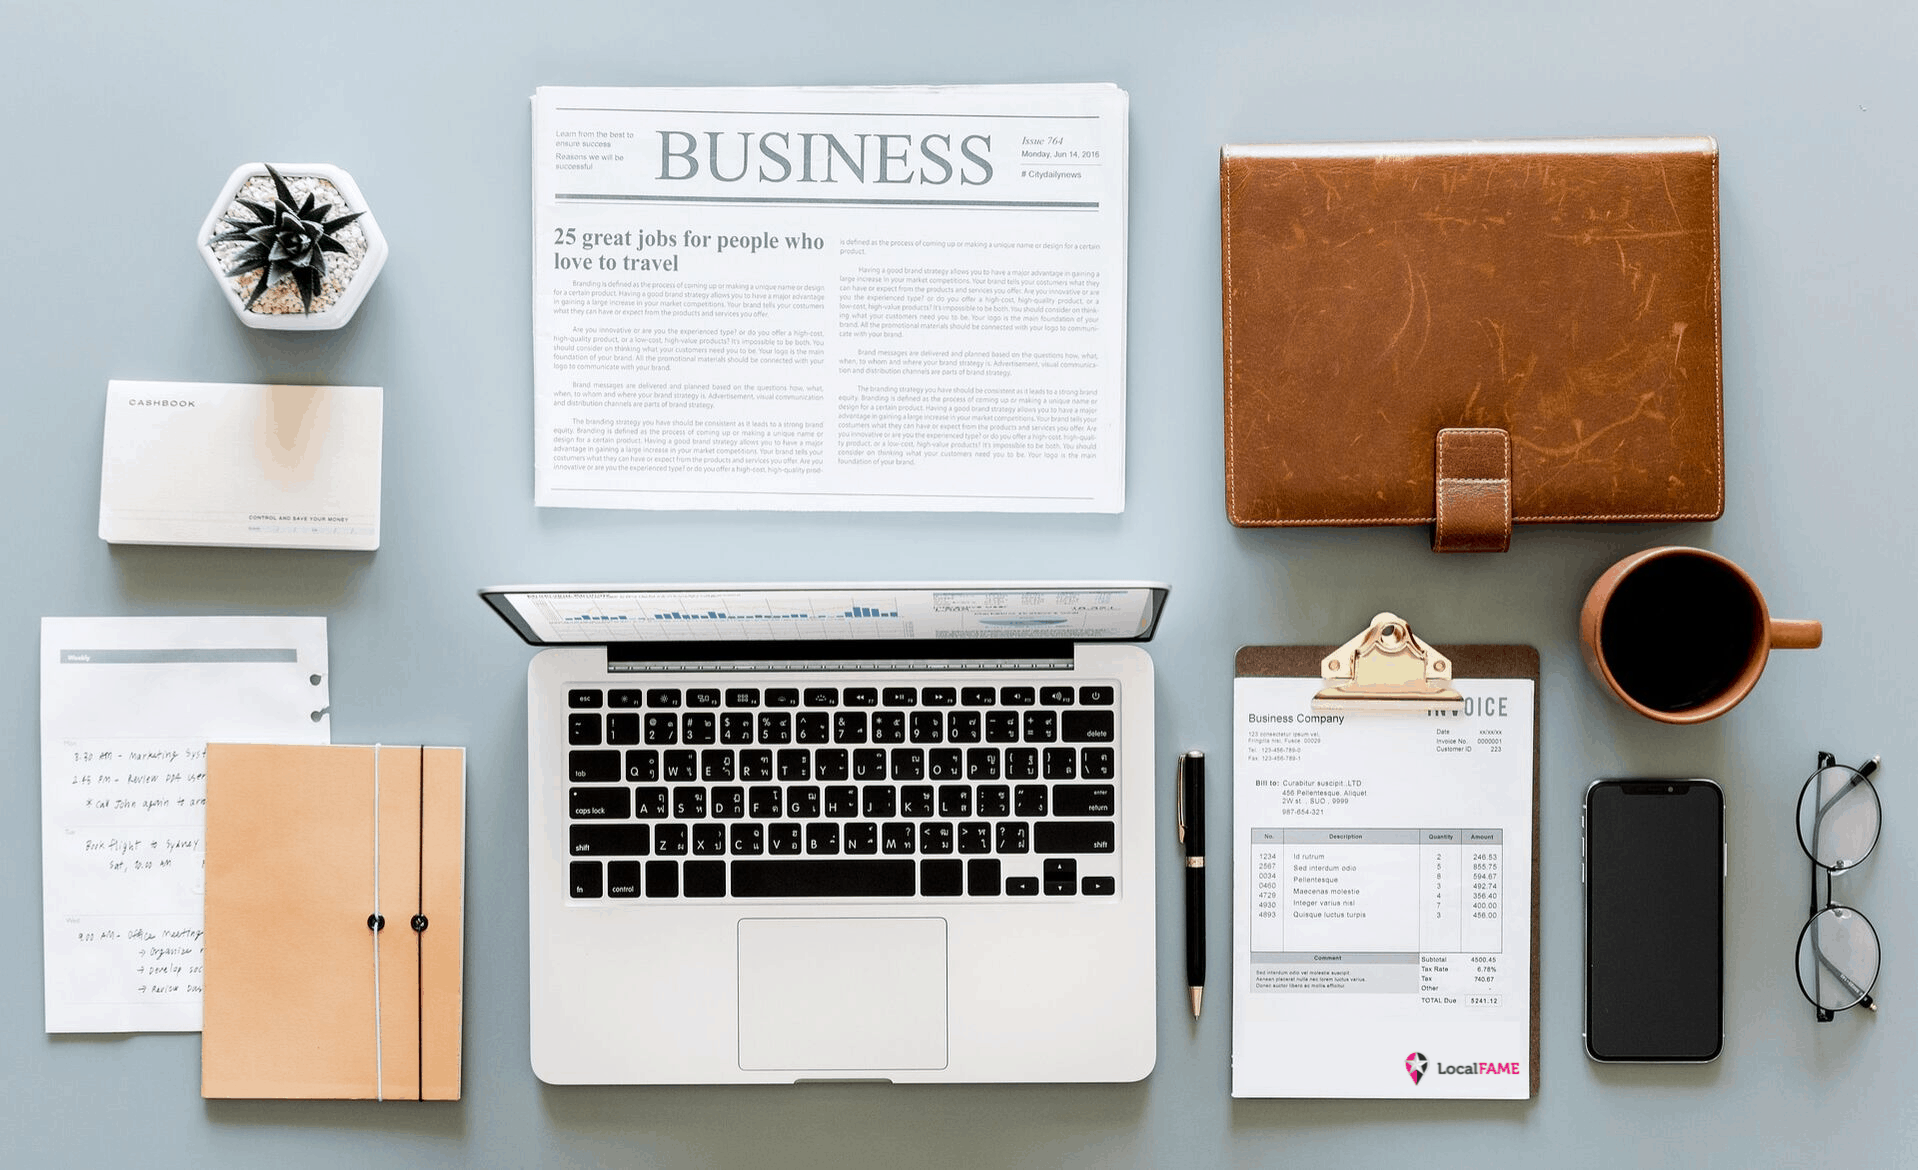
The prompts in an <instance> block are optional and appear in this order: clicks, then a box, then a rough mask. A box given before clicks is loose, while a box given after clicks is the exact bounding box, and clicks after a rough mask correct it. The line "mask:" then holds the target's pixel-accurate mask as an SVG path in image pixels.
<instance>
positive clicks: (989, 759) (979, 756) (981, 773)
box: [967, 748, 1000, 780]
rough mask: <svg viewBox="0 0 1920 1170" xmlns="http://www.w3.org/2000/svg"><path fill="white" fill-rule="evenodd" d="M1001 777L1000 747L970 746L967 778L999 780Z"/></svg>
mask: <svg viewBox="0 0 1920 1170" xmlns="http://www.w3.org/2000/svg"><path fill="white" fill-rule="evenodd" d="M999 778H1000V749H999V748H968V749H967V779H969V780H998V779H999Z"/></svg>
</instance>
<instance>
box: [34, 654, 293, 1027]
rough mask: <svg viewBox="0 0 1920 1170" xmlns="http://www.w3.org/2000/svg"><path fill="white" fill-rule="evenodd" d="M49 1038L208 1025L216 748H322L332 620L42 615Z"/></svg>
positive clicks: (42, 771)
mask: <svg viewBox="0 0 1920 1170" xmlns="http://www.w3.org/2000/svg"><path fill="white" fill-rule="evenodd" d="M40 654H41V666H40V671H41V673H40V719H41V734H40V743H41V756H40V758H41V768H40V780H41V849H42V855H41V866H42V874H43V885H44V888H45V891H46V896H45V905H44V910H45V944H46V980H47V1002H46V1008H47V1031H49V1032H190V1031H197V1030H198V1029H199V1027H200V994H201V923H202V915H201V900H202V896H203V895H204V893H205V864H204V851H203V845H202V842H203V837H204V832H205V825H206V779H207V777H206V760H207V741H208V740H210V739H212V740H221V741H240V742H265V743H326V742H327V741H328V739H329V735H330V720H329V719H328V717H327V702H328V700H327V691H328V687H327V648H326V619H324V618H46V619H43V620H42V623H41V649H40Z"/></svg>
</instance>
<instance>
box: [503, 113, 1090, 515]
mask: <svg viewBox="0 0 1920 1170" xmlns="http://www.w3.org/2000/svg"><path fill="white" fill-rule="evenodd" d="M1126 175H1127V95H1126V94H1125V93H1123V92H1122V91H1121V90H1119V89H1118V88H1116V87H1114V86H1111V85H1040V86H970V87H899V88H891V87H889V88H849V89H555V88H542V89H540V90H539V91H538V92H537V93H536V94H535V95H534V99H533V227H534V238H533V273H534V276H533V335H534V428H535V435H536V440H535V454H534V495H535V503H537V504H539V505H541V506H547V507H588V508H676V509H685V508H755V509H812V510H823V511H825V510H892V511H976V512H977V511H995V512H1118V511H1120V510H1121V509H1122V508H1123V507H1124V506H1125V473H1126V466H1125V452H1126V300H1127V297H1126V270H1127V266H1126V234H1127V208H1126V190H1127V184H1126Z"/></svg>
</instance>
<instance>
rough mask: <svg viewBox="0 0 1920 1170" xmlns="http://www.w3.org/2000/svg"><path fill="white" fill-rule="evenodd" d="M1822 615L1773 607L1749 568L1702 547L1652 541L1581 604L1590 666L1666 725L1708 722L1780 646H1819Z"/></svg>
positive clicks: (1624, 698)
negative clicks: (1800, 616) (1813, 618)
mask: <svg viewBox="0 0 1920 1170" xmlns="http://www.w3.org/2000/svg"><path fill="white" fill-rule="evenodd" d="M1819 645H1820V623H1819V622H1790V621H1784V620H1782V619H1780V618H1776V617H1772V616H1770V615H1769V614H1768V613H1767V601H1766V598H1764V597H1762V596H1761V595H1760V587H1759V586H1758V585H1755V584H1754V583H1753V578H1752V577H1749V576H1748V575H1747V573H1746V570H1744V569H1742V568H1741V567H1740V566H1739V565H1736V564H1734V563H1733V562H1732V561H1730V560H1728V559H1727V558H1725V557H1723V556H1720V555H1719V554H1718V553H1710V552H1708V551H1707V550H1705V549H1700V548H1678V547H1667V548H1650V549H1647V550H1646V551H1644V552H1637V553H1634V554H1633V555H1632V556H1630V557H1628V558H1626V559H1625V560H1623V561H1621V562H1619V563H1618V564H1616V565H1614V566H1613V567H1612V568H1611V569H1608V570H1607V571H1606V572H1605V573H1602V574H1601V575H1600V579H1599V580H1598V581H1595V582H1594V583H1593V588H1592V589H1590V590H1588V592H1587V603H1586V604H1585V605H1584V606H1582V607H1581V608H1580V649H1581V651H1582V652H1583V653H1584V654H1585V655H1586V659H1587V668H1588V669H1589V670H1591V671H1593V676H1594V677H1595V678H1597V679H1599V680H1600V681H1601V682H1603V683H1605V684H1606V686H1607V689H1608V690H1610V691H1612V692H1613V693H1614V695H1615V696H1616V697H1617V698H1618V699H1619V700H1620V701H1621V702H1622V703H1625V704H1626V705H1627V706H1629V707H1631V708H1633V709H1634V710H1635V711H1638V712H1640V714H1642V715H1645V716H1646V717H1647V718H1649V719H1658V720H1660V721H1661V722H1662V723H1705V722H1706V721H1707V720H1709V719H1714V718H1718V717H1719V716H1721V715H1725V714H1726V713H1727V712H1728V711H1731V710H1732V709H1733V707H1734V705H1735V704H1736V703H1738V702H1739V701H1740V700H1742V699H1744V698H1746V697H1747V692H1748V691H1751V690H1752V689H1753V684H1754V683H1756V682H1758V681H1760V672H1761V671H1762V670H1764V669H1766V665H1767V655H1768V653H1769V652H1771V651H1773V650H1812V649H1814V648H1815V647H1817V646H1819Z"/></svg>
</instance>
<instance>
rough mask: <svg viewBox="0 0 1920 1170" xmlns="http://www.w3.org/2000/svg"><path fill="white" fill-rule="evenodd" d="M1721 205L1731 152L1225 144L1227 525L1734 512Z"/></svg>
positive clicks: (1446, 543) (1474, 523)
mask: <svg viewBox="0 0 1920 1170" xmlns="http://www.w3.org/2000/svg"><path fill="white" fill-rule="evenodd" d="M1718 191H1719V170H1718V154H1717V148H1716V146H1715V144H1714V141H1713V139H1711V138H1626V139H1580V140H1538V141H1513V142H1426V143H1418V142H1400V143H1343V144H1322V145H1300V146H1229V147H1227V148H1225V149H1224V150H1223V151H1221V155H1220V259H1221V264H1220V269H1221V272H1220V275H1221V297H1222V302H1223V315H1224V326H1225V328H1224V349H1225V367H1226V370H1225V373H1226V472H1227V483H1226V486H1227V515H1228V517H1229V518H1230V519H1231V520H1232V521H1233V523H1235V524H1238V525H1250V526H1267V525H1380V524H1433V525H1434V548H1435V550H1436V551H1443V552H1453V551H1498V550H1503V549H1505V548H1506V547H1507V542H1508V539H1509V537H1510V535H1511V530H1512V526H1513V525H1514V524H1551V523H1575V522H1588V521H1628V520H1635V521H1662V520H1713V519H1717V518H1718V517H1719V516H1720V514H1721V511H1722V507H1723V501H1724V482H1725V476H1724V469H1723V467H1722V443H1721V420H1720V282H1719V269H1720V265H1719V225H1718V221H1717V214H1718V202H1719V199H1718Z"/></svg>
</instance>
